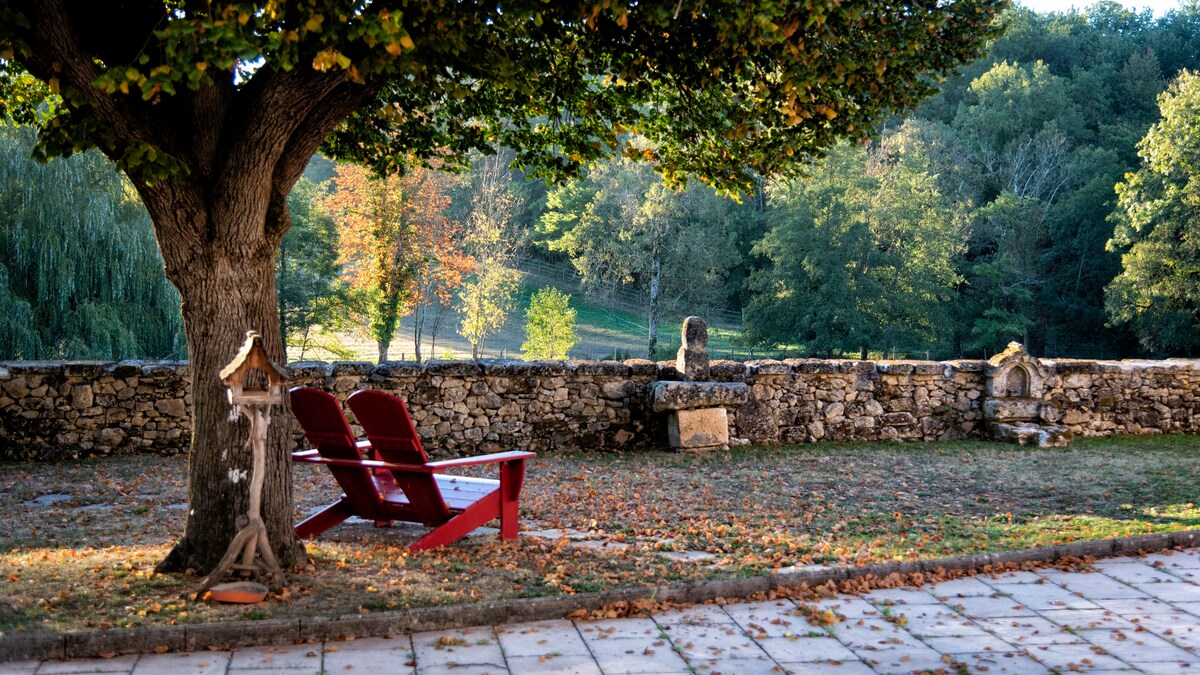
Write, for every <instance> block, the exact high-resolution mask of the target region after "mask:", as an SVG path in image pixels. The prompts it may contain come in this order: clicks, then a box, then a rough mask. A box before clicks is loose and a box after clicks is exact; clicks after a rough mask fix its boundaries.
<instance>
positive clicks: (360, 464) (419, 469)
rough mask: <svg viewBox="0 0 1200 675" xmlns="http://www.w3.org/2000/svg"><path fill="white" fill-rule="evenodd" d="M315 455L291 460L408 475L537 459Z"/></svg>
mask: <svg viewBox="0 0 1200 675" xmlns="http://www.w3.org/2000/svg"><path fill="white" fill-rule="evenodd" d="M315 453H316V451H315V450H311V451H304V452H296V453H292V460H293V461H297V462H311V463H313V464H328V465H330V466H347V467H353V468H362V469H387V470H388V471H401V472H408V473H437V471H438V469H444V468H446V467H448V466H449V467H455V466H474V465H476V464H491V463H495V462H513V461H516V460H522V459H529V458H530V457H537V455H536V454H534V453H532V452H521V451H519V450H512V451H509V452H497V453H495V454H491V455H482V456H480V457H463V458H460V459H447V460H444V461H441V462H430V463H428V464H393V463H392V462H380V461H378V460H374V459H332V458H329V457H321V456H319V455H317V454H315Z"/></svg>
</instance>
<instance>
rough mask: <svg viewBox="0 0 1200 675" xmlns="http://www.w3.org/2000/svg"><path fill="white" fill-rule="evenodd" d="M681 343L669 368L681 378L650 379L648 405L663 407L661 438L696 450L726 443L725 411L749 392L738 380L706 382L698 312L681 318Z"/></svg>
mask: <svg viewBox="0 0 1200 675" xmlns="http://www.w3.org/2000/svg"><path fill="white" fill-rule="evenodd" d="M682 333H683V335H682V344H681V346H680V347H679V352H678V353H677V354H676V358H675V370H677V371H679V373H680V374H681V375H682V376H683V378H684V380H685V381H683V382H669V381H661V382H651V383H650V384H649V385H648V389H649V392H648V393H649V397H650V407H651V409H652V410H653V411H654V412H656V413H664V412H665V413H667V442H668V443H669V444H670V446H671V447H672V448H673V449H675V450H681V451H684V452H693V453H699V452H704V451H708V450H721V449H728V448H729V414H728V413H727V412H726V410H725V406H738V405H741V404H743V403H745V402H746V401H748V400H749V398H750V387H749V386H748V385H746V383H744V382H706V381H705V380H708V378H709V361H708V325H707V324H705V323H704V320H703V319H701V318H700V317H698V316H689V317H688V318H686V319H684V320H683V330H682Z"/></svg>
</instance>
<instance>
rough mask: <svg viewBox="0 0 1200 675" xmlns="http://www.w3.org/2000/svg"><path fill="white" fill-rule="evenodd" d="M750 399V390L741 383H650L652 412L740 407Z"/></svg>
mask: <svg viewBox="0 0 1200 675" xmlns="http://www.w3.org/2000/svg"><path fill="white" fill-rule="evenodd" d="M749 396H750V387H749V386H747V385H746V384H745V383H742V382H651V383H650V400H651V407H652V409H653V410H654V412H665V411H668V410H691V409H697V408H713V407H717V406H725V405H740V404H742V403H745V402H746V401H747V400H748V399H749Z"/></svg>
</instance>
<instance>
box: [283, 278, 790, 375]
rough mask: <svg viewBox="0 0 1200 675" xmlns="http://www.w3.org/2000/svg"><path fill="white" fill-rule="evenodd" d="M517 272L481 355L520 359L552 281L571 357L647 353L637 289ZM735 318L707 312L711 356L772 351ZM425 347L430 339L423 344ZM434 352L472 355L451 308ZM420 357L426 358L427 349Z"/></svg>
mask: <svg viewBox="0 0 1200 675" xmlns="http://www.w3.org/2000/svg"><path fill="white" fill-rule="evenodd" d="M518 267H519V270H520V272H521V287H520V291H519V293H518V296H517V298H516V307H515V309H514V311H513V312H512V314H510V315H509V317H508V321H507V323H505V325H504V328H502V329H501V330H500V332H499V333H497V334H496V335H493V336H492V337H491V338H489V340H488V341H487V344H486V345H485V346H484V350H483V352H484V356H485V357H510V358H520V356H521V343H522V342H524V341H525V311H526V310H527V309H528V308H529V298H530V296H531V295H533V293H534V292H535V291H537V290H538V289H539V288H543V287H546V286H553V287H555V288H558V289H559V290H561V291H563V292H564V293H568V294H570V295H571V306H572V307H573V308H575V311H576V325H575V333H576V335H577V337H578V342H577V343H576V345H575V348H574V349H572V350H571V353H570V357H571V358H572V359H608V358H617V359H627V358H645V357H646V350H647V343H648V338H647V321H646V316H645V309H644V307H639V306H638V305H639V304H640V303H639V301H640V300H641V298H640V297H638V295H639V294H638V293H636V292H634V291H631V290H630V289H625V288H622V289H616V292H614V293H611V294H610V295H611V296H612V297H608V298H604V299H601V298H594V297H588V296H587V295H585V294H584V293H583V291H582V289H581V288H580V286H579V283H578V280H577V279H575V278H574V274H573V273H572V272H571V270H570V269H569V267H565V266H558V265H550V264H547V263H543V262H540V261H523V262H522V263H521V264H520V265H519V266H518ZM685 316H686V314H685V313H683V312H674V313H669V314H668V315H667V316H665V317H664V320H663V323H662V325H661V327H660V330H659V336H658V340H659V342H658V355H657V358H658V359H659V360H668V359H673V358H674V357H675V351H676V350H677V349H678V348H679V332H680V326H681V324H682V321H683V318H684V317H685ZM732 318H735V317H731V316H722V317H718V318H716V319H714V318H712V317H705V319H706V320H708V321H709V355H710V356H711V357H712V358H714V359H717V358H723V359H724V358H728V359H738V360H744V359H748V358H762V357H764V356H776V355H777V354H776V353H775V352H771V353H770V354H766V355H764V354H762V353H761V352H758V353H755V352H753V351H752V350H748V349H746V348H744V347H741V346H739V345H738V344H737V338H738V335H739V332H740V325H738V324H736V323H734V322H732V321H730V319H732ZM411 321H412V319H411V317H406V318H405V320H402V321H401V322H400V331H399V334H398V335H397V336H396V339H395V340H394V341H393V342H392V346H391V349H390V352H389V354H388V356H389V358H390V359H393V360H402V359H412V358H413V354H414V353H415V350H414V349H413V342H412V334H411V331H412V323H411ZM341 339H342V342H343V343H344V344H346V345H347V346H348V347H350V348H351V349H352V350H353V351H354V353H355V357H354V358H355V359H357V360H362V361H375V360H376V358H377V356H378V350H377V348H376V346H375V344H374V342H373V341H371V340H370V339H368V338H366V337H364V336H361V335H343V336H341ZM424 348H425V351H426V352H428V350H429V347H428V344H426V345H425V347H424ZM434 352H435V357H436V358H439V359H464V358H470V356H471V345H470V343H468V342H467V341H466V340H465V339H463V338H462V337H461V336H460V335H458V317H457V315H456V314H455V313H454V312H453V308H451V312H450V314H449V315H448V316H447V317H446V319H445V320H444V321H443V326H442V328H441V329H440V330H439V332H438V337H437V343H436V345H435V347H434ZM422 356H425V357H428V356H429V354H428V353H426V354H423V355H422ZM297 358H299V355H298V354H297V353H296V352H295V350H292V351H291V352H289V359H297ZM305 358H329V357H328V356H327V355H321V354H317V355H313V354H308V355H306V356H305Z"/></svg>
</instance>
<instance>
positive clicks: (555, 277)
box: [515, 257, 742, 332]
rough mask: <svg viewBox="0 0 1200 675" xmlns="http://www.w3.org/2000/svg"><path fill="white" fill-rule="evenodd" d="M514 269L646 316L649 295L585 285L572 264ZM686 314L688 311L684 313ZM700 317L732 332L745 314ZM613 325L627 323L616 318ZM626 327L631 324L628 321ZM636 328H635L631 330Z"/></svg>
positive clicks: (718, 311) (524, 264) (530, 263)
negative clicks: (617, 322) (615, 322)
mask: <svg viewBox="0 0 1200 675" xmlns="http://www.w3.org/2000/svg"><path fill="white" fill-rule="evenodd" d="M515 267H516V268H517V269H518V270H520V271H522V272H525V273H527V274H532V275H534V276H538V277H542V278H544V279H547V280H550V281H553V282H554V283H555V285H556V287H557V288H559V289H560V290H570V291H571V292H574V293H584V294H586V295H587V297H588V299H589V300H590V301H592V302H594V303H596V304H598V305H601V306H607V307H609V308H611V309H618V310H624V311H626V312H629V313H631V314H636V315H639V316H644V315H645V313H646V306H647V305H648V304H649V302H650V299H649V297H647V295H646V293H645V292H643V291H640V290H638V289H636V288H631V287H630V286H628V285H621V284H614V283H606V282H591V283H588V284H587V285H585V284H584V283H583V278H582V277H581V276H580V275H579V273H578V272H577V271H576V270H575V268H574V267H573V266H572V265H571V264H570V263H563V264H559V263H552V262H548V261H546V260H542V259H539V258H529V257H526V258H521V259H519V260H517V261H516V264H515ZM683 311H684V312H687V311H688V310H686V309H685V310H683ZM693 313H696V314H699V315H701V316H702V317H703V318H704V320H705V321H707V322H708V323H709V324H710V325H715V326H721V327H722V328H729V329H733V330H741V327H742V313H741V312H739V311H733V310H729V309H723V308H719V307H704V308H699V309H697V310H696V311H695V312H693ZM671 314H680V316H679V317H674V318H676V319H678V318H682V317H683V316H689V315H690V314H686V313H684V314H681V313H680V312H671ZM613 318H614V321H618V320H624V319H618V318H617V317H616V315H614V316H613ZM625 321H626V323H629V322H628V321H627V320H625ZM630 327H633V326H630ZM636 327H637V328H638V329H639V330H641V331H642V332H645V331H646V325H645V323H642V324H640V325H638V326H636Z"/></svg>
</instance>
